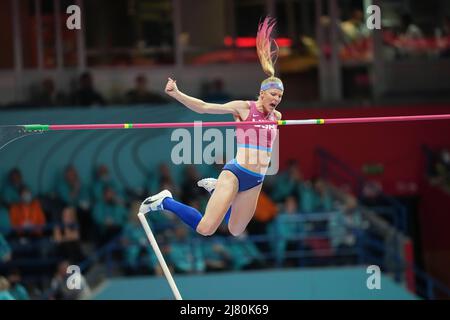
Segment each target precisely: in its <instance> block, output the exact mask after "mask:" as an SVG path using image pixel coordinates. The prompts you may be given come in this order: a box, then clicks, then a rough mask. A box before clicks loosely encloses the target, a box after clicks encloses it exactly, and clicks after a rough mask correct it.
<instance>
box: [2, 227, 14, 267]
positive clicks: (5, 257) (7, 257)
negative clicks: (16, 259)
mask: <svg viewBox="0 0 450 320" xmlns="http://www.w3.org/2000/svg"><path fill="white" fill-rule="evenodd" d="M11 257H12V250H11V246H10V245H9V243H8V242H7V241H6V239H5V237H4V236H3V234H2V233H0V263H7V262H9V261H11Z"/></svg>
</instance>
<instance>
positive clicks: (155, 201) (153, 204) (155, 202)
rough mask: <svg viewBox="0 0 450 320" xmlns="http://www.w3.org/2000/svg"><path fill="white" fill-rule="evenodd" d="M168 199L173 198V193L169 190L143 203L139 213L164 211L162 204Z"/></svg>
mask: <svg viewBox="0 0 450 320" xmlns="http://www.w3.org/2000/svg"><path fill="white" fill-rule="evenodd" d="M167 197H169V198H172V193H170V191H169V190H163V191H161V192H160V193H158V194H155V195H153V196H151V197H148V198H147V199H145V200H144V201H142V204H141V206H140V208H139V212H140V213H147V212H150V211H160V210H164V208H163V204H162V202H163V200H164V199H165V198H167Z"/></svg>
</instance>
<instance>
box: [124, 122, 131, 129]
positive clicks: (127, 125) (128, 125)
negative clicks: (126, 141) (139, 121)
mask: <svg viewBox="0 0 450 320" xmlns="http://www.w3.org/2000/svg"><path fill="white" fill-rule="evenodd" d="M124 128H125V129H131V128H133V124H132V123H125V124H124Z"/></svg>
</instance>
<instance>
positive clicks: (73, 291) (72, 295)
mask: <svg viewBox="0 0 450 320" xmlns="http://www.w3.org/2000/svg"><path fill="white" fill-rule="evenodd" d="M69 266H70V263H69V261H67V260H64V261H62V262H60V263H59V264H58V266H57V270H56V272H55V274H54V276H53V278H52V280H51V283H50V288H51V290H52V294H51V298H52V299H56V300H78V299H86V298H88V297H89V296H90V294H91V288H90V287H89V284H88V283H87V281H86V279H85V277H84V276H83V275H82V274H81V273H79V274H78V275H77V277H79V278H77V279H74V280H75V281H74V282H73V285H74V287H71V288H69V286H68V285H67V281H68V280H69V279H68V278H69V277H70V276H71V275H73V273H70V270H69ZM77 284H79V288H77V287H76V286H75V285H77Z"/></svg>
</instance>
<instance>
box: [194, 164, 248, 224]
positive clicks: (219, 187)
mask: <svg viewBox="0 0 450 320" xmlns="http://www.w3.org/2000/svg"><path fill="white" fill-rule="evenodd" d="M238 189H239V181H238V179H237V178H236V176H235V175H234V174H233V173H232V172H230V171H228V170H223V171H222V172H221V173H220V175H219V178H218V179H217V183H216V188H215V190H214V192H213V194H212V195H211V197H210V198H209V201H208V204H207V205H206V210H205V215H204V216H203V219H202V223H208V224H211V225H214V226H215V225H217V227H218V226H219V225H220V223H221V222H222V220H223V217H224V216H225V214H226V213H227V211H228V209H229V208H230V206H231V203H232V202H233V200H234V198H235V197H236V195H237V194H238Z"/></svg>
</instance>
